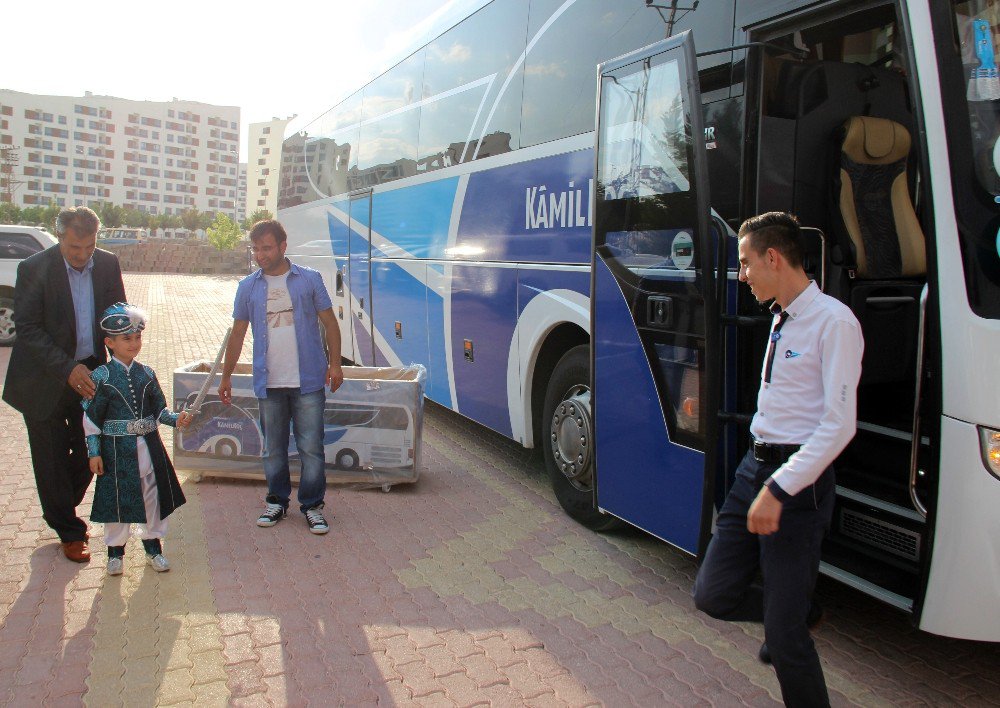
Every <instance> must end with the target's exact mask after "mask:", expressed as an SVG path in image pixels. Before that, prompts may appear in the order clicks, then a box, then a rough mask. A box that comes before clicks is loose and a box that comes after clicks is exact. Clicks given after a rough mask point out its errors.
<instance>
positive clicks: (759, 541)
mask: <svg viewBox="0 0 1000 708" xmlns="http://www.w3.org/2000/svg"><path fill="white" fill-rule="evenodd" d="M738 249H739V261H740V274H739V277H740V280H741V281H743V282H745V283H746V284H747V285H749V286H750V290H751V292H752V293H753V295H754V297H755V298H756V299H757V301H758V302H761V303H764V302H767V301H769V300H773V301H774V303H773V304H772V305H771V312H772V313H773V314H774V320H773V323H772V326H771V336H770V339H769V341H768V346H767V352H766V354H765V357H764V366H763V369H762V371H761V384H760V391H759V393H758V395H757V413H756V414H755V415H754V417H753V422H752V423H751V425H750V432H751V435H752V441H751V446H750V450H749V451H748V452H747V454H746V457H744V458H743V461H742V462H741V463H740V465H739V467H738V468H737V470H736V478H735V481H734V483H733V487H732V489H731V490H730V491H729V496H728V497H727V498H726V501H725V503H724V504H723V506H722V509H721V510H720V512H719V517H718V519H717V523H716V533H715V536H714V537H713V539H712V541H711V543H710V544H709V547H708V550H707V552H706V554H705V559H704V562H703V563H702V566H701V568H700V569H699V571H698V577H697V578H696V580H695V586H694V600H695V605H696V606H697V607H698V609H700V610H702V611H703V612H705V613H707V614H709V615H711V616H713V617H716V618H719V619H725V620H736V621H763V623H764V637H765V645H764V646H762V647H761V652H760V656H761V659H762V660H765V661H770V662H771V663H773V664H774V668H775V671H776V672H777V675H778V682H779V683H780V684H781V694H782V698H783V699H784V701H785V703H786V704H787V705H789V706H823V705H829V702H830V699H829V696H828V694H827V690H826V681H825V679H824V678H823V670H822V668H821V667H820V663H819V655H818V654H817V653H816V647H815V645H814V644H813V641H812V638H811V637H810V635H809V628H810V626H811V625H813V624H815V623H816V622H817V621H818V620H819V612H818V608H814V607H813V604H812V594H813V589H814V587H815V585H816V577H817V575H818V573H819V561H820V547H821V544H822V541H823V536H824V535H825V534H826V531H827V529H828V528H829V525H830V520H831V517H832V514H833V504H834V496H835V481H834V472H833V467H832V464H833V461H834V460H835V459H836V458H837V456H838V455H839V454H840V453H841V451H842V450H843V449H844V448H845V447H846V446H847V443H848V442H850V440H851V438H853V437H854V433H855V429H856V420H857V387H858V380H859V379H860V378H861V356H862V353H863V352H864V342H863V339H862V335H861V327H860V325H859V324H858V321H857V319H856V318H855V317H854V314H853V313H852V312H851V311H850V309H849V308H848V307H847V306H845V305H844V304H843V303H841V302H839V301H838V300H835V299H834V298H832V297H829V296H827V295H825V294H823V293H822V292H820V290H819V288H818V287H817V285H816V283H814V282H812V281H810V280H809V277H808V276H807V275H806V273H805V271H804V270H803V268H802V256H803V252H802V242H801V231H800V228H799V224H798V221H797V220H796V219H795V217H794V216H792V215H791V214H786V213H783V212H770V213H767V214H762V215H760V216H755V217H753V218H751V219H748V220H747V221H746V222H744V223H743V225H742V226H741V227H740V231H739V246H738ZM758 571H760V572H761V574H762V576H763V580H764V584H763V587H760V586H758V585H756V583H755V580H756V575H757V572H758Z"/></svg>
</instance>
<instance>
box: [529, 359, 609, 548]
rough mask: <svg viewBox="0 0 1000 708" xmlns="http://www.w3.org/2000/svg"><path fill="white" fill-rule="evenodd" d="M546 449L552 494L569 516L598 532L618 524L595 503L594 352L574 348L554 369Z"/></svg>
mask: <svg viewBox="0 0 1000 708" xmlns="http://www.w3.org/2000/svg"><path fill="white" fill-rule="evenodd" d="M542 430H543V437H542V441H541V444H542V448H543V450H544V457H545V468H546V470H547V471H548V473H549V479H550V480H551V482H552V490H553V491H554V492H555V495H556V499H558V500H559V504H560V505H561V506H562V508H563V509H564V510H565V512H566V513H567V514H568V515H569V516H570V517H571V518H572V519H574V520H575V521H577V522H579V523H580V524H582V525H584V526H586V527H587V528H589V529H593V530H594V531H606V530H608V529H611V528H614V527H616V526H618V525H619V524H620V522H619V521H618V519H616V518H615V517H613V516H610V515H608V514H602V513H600V512H599V511H598V510H597V507H596V505H595V503H594V458H593V454H592V451H593V446H594V435H593V431H594V424H593V418H592V417H591V414H590V352H589V348H588V346H587V345H585V344H584V345H580V346H577V347H573V348H572V349H570V350H569V351H568V352H566V353H565V354H564V355H563V357H562V358H561V359H560V360H559V363H557V364H556V367H555V369H554V370H553V371H552V376H551V377H550V378H549V383H548V387H547V388H546V390H545V407H544V410H543V414H542Z"/></svg>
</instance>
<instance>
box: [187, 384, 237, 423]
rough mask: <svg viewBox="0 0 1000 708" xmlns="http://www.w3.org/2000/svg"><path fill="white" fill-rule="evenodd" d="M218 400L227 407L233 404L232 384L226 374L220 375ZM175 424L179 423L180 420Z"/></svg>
mask: <svg viewBox="0 0 1000 708" xmlns="http://www.w3.org/2000/svg"><path fill="white" fill-rule="evenodd" d="M219 400H220V401H222V402H223V403H225V404H226V405H227V406H228V405H229V404H230V403H232V402H233V382H232V379H231V378H230V377H229V376H227V375H226V374H223V375H222V381H220V382H219ZM177 422H178V423H180V419H178V421H177Z"/></svg>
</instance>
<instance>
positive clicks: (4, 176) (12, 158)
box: [0, 145, 23, 204]
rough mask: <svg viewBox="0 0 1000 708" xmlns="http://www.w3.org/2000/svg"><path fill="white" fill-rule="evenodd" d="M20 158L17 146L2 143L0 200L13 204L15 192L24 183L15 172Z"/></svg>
mask: <svg viewBox="0 0 1000 708" xmlns="http://www.w3.org/2000/svg"><path fill="white" fill-rule="evenodd" d="M19 159H20V155H18V154H17V148H16V147H14V146H12V145H0V202H10V203H11V204H13V203H14V192H16V191H17V188H18V187H20V186H21V185H22V184H23V182H22V181H21V180H19V179H17V177H16V175H15V174H14V168H15V167H17V163H18V160H19Z"/></svg>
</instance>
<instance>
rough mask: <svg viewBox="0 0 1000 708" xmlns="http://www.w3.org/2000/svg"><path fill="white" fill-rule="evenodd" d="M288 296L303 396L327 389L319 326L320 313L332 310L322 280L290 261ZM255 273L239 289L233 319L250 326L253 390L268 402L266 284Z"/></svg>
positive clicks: (261, 272)
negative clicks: (293, 323)
mask: <svg viewBox="0 0 1000 708" xmlns="http://www.w3.org/2000/svg"><path fill="white" fill-rule="evenodd" d="M289 265H290V269H289V271H288V294H289V296H290V297H291V299H292V309H293V311H294V312H293V314H292V319H293V321H294V322H295V340H296V342H297V344H298V350H299V391H300V393H302V394H303V395H305V394H307V393H313V392H314V391H319V390H322V388H323V387H324V386H325V385H326V370H327V359H326V352H325V351H324V350H323V339H322V337H321V334H320V333H321V329H320V324H319V313H320V312H322V311H323V310H329V309H330V308H332V307H333V302H331V300H330V294H329V293H328V292H327V291H326V285H324V284H323V276H322V275H320V274H319V272H318V271H315V270H313V269H312V268H308V267H306V266H300V265H295V264H294V263H292V262H291V261H289ZM263 273H264V271H263V270H256V271H254V272H253V273H251V274H250V275H248V276H247V277H245V278H244V279H243V280H241V281H240V284H239V285H238V286H237V287H236V301H235V303H234V304H233V319H234V320H243V321H246V322H249V323H250V329H251V331H252V333H253V390H254V395H255V396H257V398H267V281H265V280H264V277H263Z"/></svg>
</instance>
